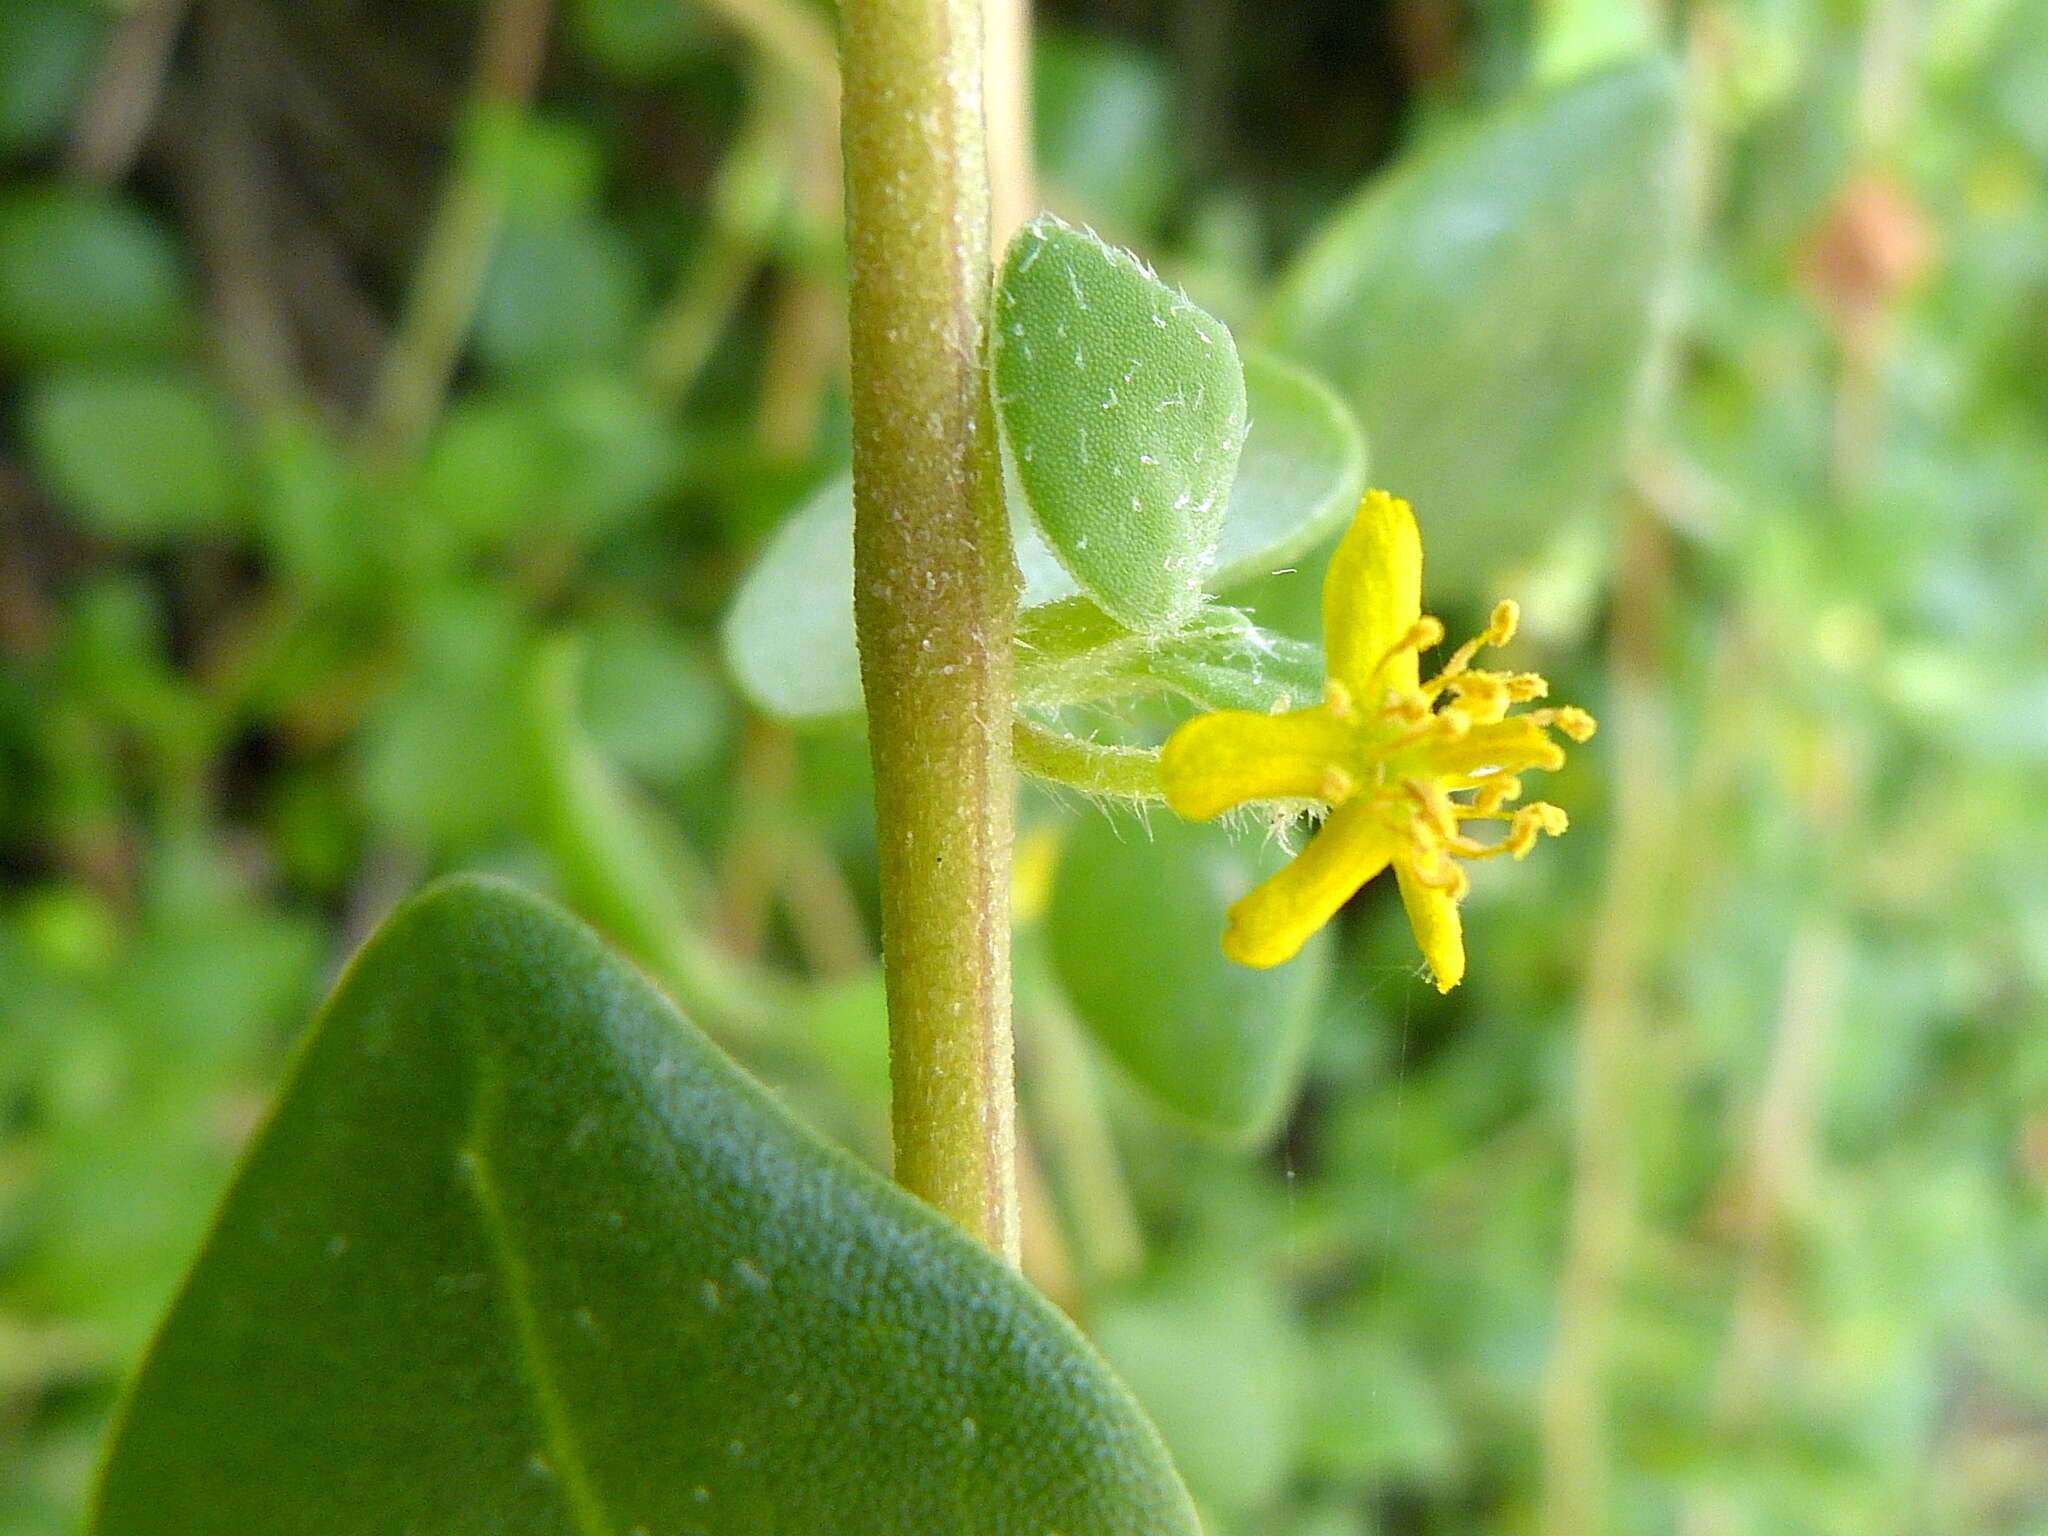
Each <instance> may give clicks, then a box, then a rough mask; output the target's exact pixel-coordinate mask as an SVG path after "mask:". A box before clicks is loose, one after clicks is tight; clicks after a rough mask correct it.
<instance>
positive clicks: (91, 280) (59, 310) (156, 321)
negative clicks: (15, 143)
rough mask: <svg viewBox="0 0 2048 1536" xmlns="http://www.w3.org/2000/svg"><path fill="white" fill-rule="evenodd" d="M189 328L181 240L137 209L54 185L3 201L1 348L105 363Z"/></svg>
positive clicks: (41, 358)
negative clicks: (179, 248) (177, 241)
mask: <svg viewBox="0 0 2048 1536" xmlns="http://www.w3.org/2000/svg"><path fill="white" fill-rule="evenodd" d="M5 40H6V39H5V34H4V33H0V43H4V42H5ZM0 53H4V49H0ZM191 330H192V323H191V314H190V308H189V294H188V292H187V285H186V281H185V273H184V271H183V268H182V266H181V264H180V261H179V257H178V248H177V246H176V244H175V243H174V242H173V241H172V240H171V238H170V237H169V236H168V235H167V234H166V233H165V232H164V230H163V229H162V227H161V226H160V225H158V224H157V223H156V222H155V221H154V220H152V219H151V218H150V217H149V216H148V215H147V214H146V213H144V212H143V211H142V210H141V209H139V208H137V207H135V206H133V205H132V204H129V203H125V202H121V201H118V200H116V199H114V198H110V197H106V196H103V195H99V194H95V193H90V192H80V191H76V190H73V189H70V188H57V187H39V188H33V189H28V190H23V191H19V192H14V193H11V194H9V195H8V196H7V197H6V198H5V199H4V200H0V352H6V353H11V354H12V355H14V356H15V357H18V358H23V359H26V360H28V361H30V362H38V363H41V362H81V363H82V362H92V363H105V362H112V361H116V360H120V359H126V358H137V357H144V356H154V355H157V354H161V353H163V352H167V351H170V350H171V349H173V348H174V347H176V346H177V345H178V343H179V342H181V341H182V340H184V339H185V337H186V336H187V335H188V333H189V332H190V331H191Z"/></svg>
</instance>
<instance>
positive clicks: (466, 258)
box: [363, 0, 555, 463]
mask: <svg viewBox="0 0 2048 1536" xmlns="http://www.w3.org/2000/svg"><path fill="white" fill-rule="evenodd" d="M554 10H555V8H554V0H490V3H488V4H487V5H485V7H484V12H483V27H482V32H481V35H480V36H479V38H478V40H477V65H476V75H475V78H474V81H473V83H472V86H471V90H470V99H469V102H468V105H467V110H466V111H465V112H464V113H463V116H462V127H461V142H460V144H459V145H458V147H457V149H456V153H455V159H454V169H453V171H452V172H451V173H450V175H449V178H448V183H447V186H446V187H445V188H444V189H443V191H442V194H441V202H440V205H439V206H438V207H437V208H436V209H435V210H434V219H433V223H432V225H431V226H430V228H429V229H428V231H427V239H426V244H425V246H424V248H423V249H422V251H421V254H420V259H419V265H418V267H417V269H416V270H415V272H414V275H413V281H412V287H411V290H410V291H409V292H408V293H407V295H406V300H405V309H404V313H403V314H402V315H401V317H400V319H399V322H398V330H397V333H396V334H395V335H394V336H393V337H392V341H391V346H390V349H389V351H388V352H387V353H386V354H385V358H384V366H383V369H382V372H381V373H380V375H379V377H378V380H377V386H376V390H375V392H374V394H373V395H372V397H371V400H370V405H369V409H368V411H367V413H366V415H365V418H364V426H363V437H364V444H365V447H366V448H367V450H368V452H369V455H370V458H371V460H372V462H375V463H391V462H394V461H402V460H403V459H405V458H407V457H409V456H410V455H411V454H412V453H413V452H414V450H415V449H416V448H417V447H418V446H419V443H420V441H421V440H422V439H423V438H424V437H425V436H426V434H427V432H428V431H429V429H430V428H431V427H432V426H433V424H434V422H435V420H436V419H437V418H438V417H439V416H440V413H441V401H442V397H443V396H444V395H445V394H446V393H447V389H448V383H449V380H450V379H451V378H453V377H454V374H455V364H456V362H457V360H458V359H459V358H460V357H461V355H462V348H463V343H464V342H465V340H466V339H467V338H468V335H469V325H470V320H471V318H472V316H473V315H474V314H475V312H476V304H477V298H478V296H479V295H480V294H481V293H482V291H483V283H484V275H485V273H486V272H487V271H488V270H489V266H490V260H491V252H492V250H493V249H494V248H495V247H496V244H497V238H498V230H499V227H500V225H501V224H502V223H503V221H504V217H505V199H506V186H505V169H506V167H505V158H506V157H505V136H506V133H507V131H508V129H509V126H510V124H511V123H512V121H514V120H515V119H516V118H517V117H518V116H520V115H521V114H523V113H524V111H525V110H526V107H527V105H528V103H530V102H531V101H532V99H533V93H534V89H535V87H536V86H537V85H538V84H539V82H540V69H541V63H542V60H543V59H544V58H545V57H546V53H547V38H548V28H549V25H550V24H551V22H552V21H553V18H554Z"/></svg>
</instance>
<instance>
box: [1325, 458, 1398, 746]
mask: <svg viewBox="0 0 2048 1536" xmlns="http://www.w3.org/2000/svg"><path fill="white" fill-rule="evenodd" d="M1421 617H1422V536H1421V534H1419V533H1418V532H1417V531H1416V528H1415V514H1414V513H1413V512H1411V511H1409V510H1408V503H1407V502H1405V501H1402V500H1400V499H1399V498H1397V497H1393V496H1389V495H1388V494H1387V493H1386V492H1385V491H1367V492H1366V493H1365V500H1364V501H1363V502H1361V503H1360V504H1359V508H1358V515H1357V516H1356V517H1354V518H1353V519H1352V520H1351V531H1350V532H1349V533H1347V534H1345V535H1344V542H1343V543H1341V544H1339V545H1338V546H1337V553H1336V554H1335V555H1334V556H1332V557H1331V560H1330V574H1329V575H1328V577H1326V578H1325V579H1324V582H1323V643H1324V649H1325V651H1326V652H1327V653H1328V657H1329V670H1330V676H1331V677H1332V678H1333V679H1334V680H1336V681H1337V682H1339V683H1342V684H1343V685H1344V686H1345V687H1346V688H1347V689H1349V690H1350V692H1351V695H1352V697H1353V698H1355V699H1357V700H1358V701H1359V702H1360V703H1362V704H1365V705H1366V706H1368V707H1373V706H1377V704H1378V703H1379V699H1380V695H1381V693H1383V692H1384V691H1385V690H1386V689H1388V688H1397V689H1399V690H1400V691H1402V692H1403V693H1413V692H1414V691H1415V689H1416V687H1417V685H1418V683H1419V682H1420V674H1419V671H1418V669H1417V666H1416V660H1415V653H1414V652H1413V651H1403V652H1401V654H1399V655H1398V656H1395V657H1394V658H1393V660H1392V661H1391V662H1390V663H1389V664H1388V667H1387V670H1386V671H1385V673H1383V674H1381V675H1379V676H1375V675H1374V670H1375V668H1377V667H1378V666H1379V664H1380V662H1381V661H1382V660H1384V659H1385V658H1386V656H1387V653H1388V652H1389V651H1391V650H1392V649H1393V648H1394V647H1395V646H1397V645H1399V644H1400V643H1401V641H1402V640H1403V639H1404V638H1405V637H1406V636H1407V634H1408V632H1409V631H1410V630H1411V629H1413V628H1414V627H1415V625H1416V623H1417V621H1419V620H1420V619H1421Z"/></svg>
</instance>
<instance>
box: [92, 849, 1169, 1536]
mask: <svg viewBox="0 0 2048 1536" xmlns="http://www.w3.org/2000/svg"><path fill="white" fill-rule="evenodd" d="M96 1528H97V1530H98V1532H99V1533H100V1536H149V1533H159V1532H161V1533H164V1536H209V1533H220V1536H273V1533H275V1536H284V1533H294V1536H296V1533H305V1536H314V1533H318V1536H351V1533H361V1536H372V1533H375V1536H396V1533H400V1532H406V1531H416V1532H446V1533H457V1532H460V1533H477V1536H480V1533H483V1532H496V1533H505V1536H509V1533H564V1536H651V1533H653V1532H662V1533H677V1536H680V1533H684V1532H695V1533H699V1536H719V1533H734V1536H739V1533H745V1536H771V1533H778V1532H785V1533H790V1536H798V1533H801V1536H827V1533H833V1532H843V1533H847V1536H853V1533H860V1536H884V1533H901V1536H935V1533H939V1532H945V1533H949V1536H951V1533H967V1532H990V1533H998V1532H999V1533H1016V1536H1024V1533H1027V1532H1028V1533H1031V1536H1042V1533H1045V1532H1049V1531H1058V1532H1061V1533H1064V1536H1132V1533H1162V1536H1163V1533H1176V1536H1191V1533H1192V1532H1193V1531H1194V1529H1195V1526H1194V1519H1193V1516H1192V1515H1191V1513H1190V1512H1189V1508H1188V1505H1187V1502H1186V1498H1185V1495H1184V1494H1183V1493H1182V1491H1181V1489H1180V1485H1179V1483H1178V1481H1177V1480H1176V1478H1175V1476H1174V1473H1173V1471H1172V1470H1171V1468H1170V1466H1169V1465H1168V1463H1167V1461H1166V1458H1165V1454H1164V1452H1163V1451H1162V1450H1161V1448H1160V1446H1159V1442H1158V1440H1157V1438H1156V1436H1155V1435H1154V1433H1153V1431H1152V1430H1151V1429H1150V1427H1149V1426H1148V1425H1147V1424H1146V1422H1145V1420H1144V1419H1143V1417H1142V1416H1141V1415H1140V1413H1139V1412H1138V1410H1137V1408H1136V1406H1135V1405H1134V1404H1133V1403H1132V1401H1131V1400H1130V1398H1129V1397H1128V1395H1127V1394H1126V1393H1125V1392H1124V1391H1123V1389H1122V1388H1121V1387H1120V1386H1119V1385H1118V1384H1117V1383H1116V1382H1115V1380H1114V1379H1113V1378H1112V1377H1111V1376H1110V1375H1109V1373H1108V1370H1107V1369H1106V1367H1104V1366H1103V1365H1102V1364H1101V1362H1100V1361H1099V1359H1098V1358H1097V1357H1096V1356H1095V1354H1094V1353H1093V1352H1092V1351H1091V1350H1090V1349H1089V1348H1088V1347H1087V1346H1086V1345H1085V1344H1084V1343H1083V1342H1082V1341H1081V1340H1080V1338H1079V1337H1078V1336H1077V1335H1076V1334H1075V1332H1074V1331H1073V1329H1072V1328H1071V1327H1069V1326H1068V1325H1067V1324H1066V1322H1065V1321H1064V1320H1063V1319H1061V1318H1060V1316H1059V1315H1058V1314H1057V1313H1056V1312H1055V1311H1054V1310H1053V1309H1052V1308H1051V1306H1049V1305H1048V1304H1047V1303H1045V1302H1044V1301H1043V1300H1041V1299H1040V1298H1039V1297H1038V1296H1037V1295H1036V1294H1035V1293H1034V1292H1032V1291H1031V1290H1030V1289H1029V1288H1028V1287H1027V1286H1026V1285H1025V1283H1024V1282H1023V1281H1022V1280H1021V1279H1020V1278H1018V1277H1017V1276H1016V1275H1015V1274H1014V1273H1013V1272H1011V1271H1010V1270H1008V1269H1007V1268H1005V1267H1004V1266H1003V1265H1002V1264H1000V1263H999V1262H997V1261H996V1260H995V1259H994V1258H992V1257H991V1256H989V1255H988V1254H986V1253H984V1252H983V1251H982V1250H981V1249H979V1248H978V1247H976V1246H975V1245H974V1244H973V1243H972V1242H971V1241H970V1240H968V1239H967V1238H966V1237H965V1236H964V1235H962V1234H961V1233H959V1232H958V1231H957V1230H955V1229H954V1228H952V1227H951V1226H949V1225H948V1224H946V1223H945V1222H944V1221H943V1220H942V1219H941V1218H939V1217H937V1216H935V1215H933V1214H932V1213H930V1212H929V1211H927V1210H925V1209H924V1208H923V1207H921V1206H919V1205H917V1204H916V1203H915V1202H914V1201H912V1200H911V1199H910V1198H909V1197H908V1196H906V1195H904V1194H902V1193H901V1192H899V1191H897V1190H896V1189H894V1188H893V1187H891V1186H889V1185H888V1184H886V1183H884V1182H882V1181H881V1180H879V1179H878V1178H876V1177H875V1176H874V1175H872V1174H870V1173H867V1172H865V1171H863V1170H862V1169H861V1168H859V1167H858V1166H857V1165H855V1164H854V1163H853V1162H852V1161H851V1160H850V1159H849V1158H847V1157H845V1156H844V1155H843V1154H841V1153H839V1152H837V1151H835V1150H833V1149H831V1148H828V1147H827V1146H825V1145H824V1144H823V1143H821V1142H819V1141H817V1140H815V1139H814V1138H812V1137H811V1136H809V1135H807V1134H806V1133H804V1132H803V1131H801V1130H799V1129H798V1128H797V1127H796V1126H795V1125H794V1124H793V1123H792V1122H791V1121H790V1120H789V1119H788V1117H787V1116H786V1115H785V1114H784V1113H783V1112H782V1111H781V1110H780V1109H779V1108H777V1107H776V1105H775V1104H774V1103H773V1101H772V1100H771V1099H770V1098H769V1097H768V1095H767V1094H766V1093H764V1092H763V1091H762V1090H761V1089H760V1088H759V1087H757V1086H756V1085H755V1084H754V1083H752V1082H751V1081H750V1080H748V1079H747V1078H746V1077H744V1076H743V1075H742V1074H741V1073H740V1072H739V1071H738V1070H737V1069H736V1068H735V1067H733V1066H732V1065H730V1064H729V1063H728V1062H727V1061H726V1059H725V1058H724V1057H723V1056H721V1055H720V1054H719V1053H718V1052H717V1051H716V1050H715V1049H714V1048H713V1047H712V1046H710V1045H709V1044H708V1043H707V1042H706V1041H705V1040H704V1039H703V1037H702V1036H700V1035H699V1034H698V1033H697V1032H696V1031H695V1030H694V1029H692V1028H691V1027H690V1026H689V1025H688V1024H686V1023H685V1022H684V1021H683V1020H682V1019H681V1018H679V1017H678V1016H677V1015H676V1014H675V1013H674V1011H673V1010H672V1009H670V1008H669V1007H668V1006H667V1005H666V1004H665V1003H664V1002H663V1001H662V1000H661V999H660V998H659V997H658V996H657V995H656V994H655V993H654V992H653V991H652V990H650V989H649V987H648V986H647V985H646V983H645V982H643V981H642V980H641V979H640V977H639V976H638V975H636V974H635V973H634V972H633V971H632V970H631V969H630V968H629V967H628V966H626V965H625V964H624V963H623V962H622V961H620V960H618V959H616V958H615V957H613V956H612V955H611V954H610V953H609V952H608V951H606V950H605V949H604V948H603V947H602V946H601V945H600V944H599V943H598V942H597V940H596V939H595V938H594V936H592V935H591V934H590V933H589V932H588V931H587V930H585V929H583V928H582V927H580V926H579V925H577V924H575V923H574V922H572V921H571V920H569V919H567V918H566V917H564V916H562V915H560V914H558V913H557V912H556V911H554V910H553V909H552V908H549V907H547V906H545V905H544V904H542V903H540V902H538V901H536V900H534V899H533V898H531V897H528V896H525V895H522V894H520V893H518V892H517V891H515V890H513V889H511V888H509V887H506V886H503V885H500V884H495V883H487V882H480V881H472V880H465V881H457V882H452V883H449V884H445V885H443V886H440V887H438V888H437V889H435V890H434V891H432V892H430V893H428V894H426V895H424V896H422V897H420V898H419V899H418V900H416V901H414V902H413V903H412V904H410V905H409V906H408V907H406V908H405V909H404V910H402V911H401V912H400V913H399V915H398V916H396V917H395V918H393V919H392V920H391V921H390V922H389V923H388V924H387V925H386V927H385V928H384V929H383V931H382V932H381V933H380V934H379V936H378V937H376V938H375V939H373V940H372V942H371V943H370V945H369V946H368V947H367V948H366V949H365V950H364V952H363V953H362V954H361V955H360V956H359V957H358V958H357V960H356V962H355V964H354V966H353V967H352V968H351V970H350V972H349V974H348V976H347V979H346V980H345V981H344V983H343V985H342V987H341V989H340V990H339V992H337V994H336V995H335V997H334V999H333V1001H332V1002H331V1003H330V1004H329V1005H328V1007H327V1010H326V1012H325V1015H324V1016H323V1018H322V1020H321V1022H320V1025H319V1027H318V1030H317V1032H316V1033H315V1035H314V1037H313V1039H312V1041H311V1043H310V1044H309V1046H308V1047H307V1049H306V1051H305V1053H304V1055H303V1056H302V1058H301V1059H300V1062H299V1064H298V1067H297V1070H296V1073H295V1075H294V1077H293V1080H292V1082H291V1085H290V1086H289V1088H288V1089H287V1091H286V1094H285V1097H284V1100H283V1103H282V1106H281V1107H280V1109H279V1111H278V1113H277V1116H276V1118H275V1119H274V1120H273V1121H272V1123H271V1125H270V1126H269V1128H268V1129H267V1130H266V1131H265V1132H264V1133H263V1135H262V1137H261V1139H260V1140H259V1141H258V1143H257V1145H256V1147H255V1149H254V1150H253V1151H252V1152H251V1154H250V1155H249V1158H248V1160H247V1162H246V1164H245V1166H244V1168H243V1170H242V1173H241V1175H240V1178H239V1180H238V1182H237V1184H236V1186H235V1188H234V1191H233V1193H232V1194H231V1195H230V1196H229V1198H228V1201H227V1205H226V1208H225V1209H224V1211H223V1212H222V1214H221V1217H220V1221H219V1225H218V1226H217V1228H216V1229H215V1231H214V1234H213V1236H212V1238H211V1240H210V1241H209V1243H208V1245H207V1247H206V1250H205V1252H204V1254H203V1255H202V1256H201V1258H200V1260H199V1263H198V1267H197V1268H196V1270H195V1271H194V1273H193V1275H192V1276H191V1278H190V1280H189V1281H188V1282H187V1285H186V1289H185V1292H184V1294H183V1296H182V1297H181V1298H180V1300H179V1302H178V1304H177V1306H176V1308H175V1309H174V1310H173V1312H172V1314H171V1317H170V1320H169V1321H168V1323H167V1324H166V1325H165V1327H164V1330H163V1332H162V1334H161V1335H160V1336H159V1338H158V1340H157V1342H156V1344H155V1346H154V1348H153V1350H152V1352H151V1354H150V1356H149V1358H148V1360H147V1362H146V1363H145V1365H144V1367H143V1371H142V1375H141V1378H140V1380H139V1382H138V1383H137V1385H136V1387H135V1390H134V1394H133V1397H132V1400H131V1401H130V1403H129V1404H128V1407H127V1410H126V1415H125V1418H124V1420H123V1422H122V1425H121V1428H120V1430H119V1432H118V1435H117V1438H116V1441H115V1443H114V1447H113V1450H112V1453H111V1458H110V1460H109V1463H108V1466H107V1471H106V1475H105V1479H104V1483H103V1486H102V1490H101V1497H100V1507H99V1514H98V1521H97V1527H96Z"/></svg>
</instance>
